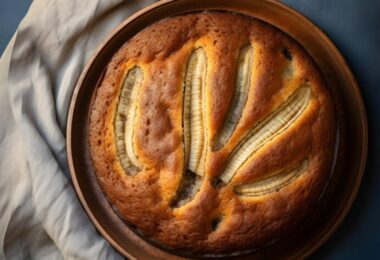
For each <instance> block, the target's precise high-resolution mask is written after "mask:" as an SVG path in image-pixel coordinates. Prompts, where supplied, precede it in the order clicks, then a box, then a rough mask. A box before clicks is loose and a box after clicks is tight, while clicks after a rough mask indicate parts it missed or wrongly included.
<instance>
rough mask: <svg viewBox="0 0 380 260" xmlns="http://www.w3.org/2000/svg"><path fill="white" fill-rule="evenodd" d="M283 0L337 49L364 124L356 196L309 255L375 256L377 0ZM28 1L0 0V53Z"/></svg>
mask: <svg viewBox="0 0 380 260" xmlns="http://www.w3.org/2000/svg"><path fill="white" fill-rule="evenodd" d="M284 2H285V3H287V4H289V5H290V6H292V7H293V8H295V9H296V10H298V11H300V12H301V13H303V14H304V15H305V16H307V17H309V18H310V19H311V20H312V21H313V22H315V23H316V24H317V25H318V26H319V27H320V28H321V29H322V30H323V31H324V32H325V33H326V34H327V35H328V36H329V37H330V38H331V39H332V40H333V42H334V43H335V44H336V46H337V47H338V48H339V50H340V51H341V52H342V54H343V56H344V57H345V58H346V60H347V62H348V64H349V66H350V67H351V69H352V71H353V72H354V74H355V76H356V78H357V80H358V82H359V85H360V89H361V92H362V95H363V97H364V101H365V105H366V108H367V116H368V124H369V138H370V139H369V141H370V142H369V152H368V163H367V169H366V173H365V176H364V179H363V183H362V186H361V188H360V191H359V194H358V197H357V199H356V200H355V202H354V205H353V208H352V209H351V211H350V213H349V214H348V216H347V218H346V219H345V220H344V222H343V224H342V225H341V226H340V227H339V229H338V230H337V232H336V233H335V234H334V235H333V236H332V238H331V239H330V240H329V241H328V242H327V243H326V244H325V245H323V246H322V248H321V249H320V250H318V251H317V252H316V253H315V254H314V256H313V257H312V258H315V259H320V258H323V259H380V254H379V253H378V252H379V249H380V136H377V134H379V135H380V105H379V103H380V1H378V0H364V1H358V0H333V1H332V0H307V1H306V0H284ZM30 3H31V1H30V0H2V1H1V5H0V53H2V52H3V50H4V49H5V47H6V45H7V43H8V41H9V40H10V38H11V37H12V35H13V33H14V31H15V30H16V28H17V25H18V23H19V22H20V21H21V19H22V17H23V16H24V15H25V13H26V11H27V9H28V6H29V5H30ZM351 149H355V147H351Z"/></svg>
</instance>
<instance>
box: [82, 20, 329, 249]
mask: <svg viewBox="0 0 380 260" xmlns="http://www.w3.org/2000/svg"><path fill="white" fill-rule="evenodd" d="M335 127H336V126H335V117H334V106H333V102H332V98H331V96H330V94H329V92H328V90H327V86H326V83H325V81H324V80H323V78H322V76H321V73H320V71H319V70H318V68H317V67H316V65H315V63H314V62H313V61H312V59H311V58H310V56H309V55H308V54H307V53H306V51H305V50H304V49H303V48H302V47H301V46H299V45H298V44H297V43H296V42H295V41H294V40H293V39H291V38H290V37H289V36H287V35H286V34H284V33H283V32H281V31H280V30H278V29H276V28H274V27H272V26H270V25H268V24H266V23H264V22H262V21H259V20H256V19H254V18H251V17H247V16H243V15H240V14H232V13H226V12H224V13H222V12H199V13H193V14H188V15H181V16H176V17H171V18H167V19H164V20H162V21H159V22H157V23H155V24H152V25H150V26H149V27H147V28H146V29H144V30H142V31H141V32H139V33H138V34H136V35H135V36H134V37H133V38H131V39H130V40H129V41H128V42H126V43H125V44H124V45H123V46H122V47H121V48H120V50H118V51H117V53H116V54H115V55H114V56H113V58H112V59H111V60H110V62H109V64H108V65H107V69H106V71H105V75H104V78H103V79H102V81H101V82H100V84H99V86H98V87H97V90H96V94H95V96H94V99H93V102H92V107H91V113H90V118H89V128H88V139H89V146H90V152H91V159H92V163H93V165H94V167H95V172H96V175H97V179H98V181H99V183H100V186H101V187H102V189H103V191H104V193H105V195H106V196H107V198H108V200H109V202H110V204H112V205H113V207H114V208H115V209H116V210H117V212H118V214H119V215H120V217H121V218H122V219H123V220H124V221H126V222H127V223H129V224H131V225H132V226H134V227H135V228H136V229H138V230H139V231H140V232H141V233H143V234H144V236H145V237H146V238H148V239H150V240H154V241H156V242H157V243H160V244H162V245H163V246H166V247H169V248H172V249H177V250H186V252H195V253H232V252H237V251H240V250H246V249H252V248H259V247H262V246H265V245H267V244H268V243H270V242H272V241H274V240H276V239H279V238H281V237H283V236H286V234H287V232H289V231H291V230H294V229H299V228H302V224H301V220H302V219H303V218H305V217H306V216H307V215H308V214H310V213H311V212H312V210H313V209H314V208H316V206H317V204H318V203H319V199H320V197H321V194H322V191H323V189H324V187H325V185H326V183H327V179H328V176H329V173H330V169H331V165H332V159H333V153H334V142H335V133H336V131H335Z"/></svg>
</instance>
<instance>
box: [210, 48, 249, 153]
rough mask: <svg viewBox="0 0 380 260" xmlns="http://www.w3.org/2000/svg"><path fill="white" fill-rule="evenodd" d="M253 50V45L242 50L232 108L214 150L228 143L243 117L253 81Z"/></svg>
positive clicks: (217, 136) (216, 140)
mask: <svg viewBox="0 0 380 260" xmlns="http://www.w3.org/2000/svg"><path fill="white" fill-rule="evenodd" d="M252 52H253V48H252V46H251V45H247V46H244V47H242V48H241V50H240V54H239V65H238V70H237V77H236V87H237V89H236V91H235V94H234V96H233V99H232V102H231V105H230V109H229V111H228V113H227V115H226V119H225V120H224V123H223V125H222V127H221V129H220V131H219V132H218V133H217V135H216V136H215V139H214V143H213V150H214V151H216V150H219V149H221V148H222V147H223V146H224V145H225V144H226V143H227V141H228V140H229V139H230V137H231V135H232V133H233V131H234V130H235V128H236V126H237V123H238V122H239V120H240V118H241V115H242V112H243V108H244V106H245V103H246V101H247V97H248V90H249V87H250V83H251V75H252V60H253V55H252Z"/></svg>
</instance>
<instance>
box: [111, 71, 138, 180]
mask: <svg viewBox="0 0 380 260" xmlns="http://www.w3.org/2000/svg"><path fill="white" fill-rule="evenodd" d="M143 79H144V75H143V71H142V69H141V68H139V67H137V66H136V67H133V68H132V69H130V70H129V71H128V73H127V76H126V77H125V80H124V84H123V87H122V89H121V92H120V97H119V104H118V107H117V112H116V117H115V123H114V124H115V133H116V147H117V153H118V156H119V160H120V163H121V165H122V166H123V168H124V170H125V172H126V173H128V174H131V175H135V174H136V173H137V172H138V171H140V169H141V165H140V162H139V160H138V158H137V156H136V155H135V153H134V149H133V141H132V140H133V126H134V120H135V116H136V103H137V97H138V93H139V89H140V86H141V85H142V82H143Z"/></svg>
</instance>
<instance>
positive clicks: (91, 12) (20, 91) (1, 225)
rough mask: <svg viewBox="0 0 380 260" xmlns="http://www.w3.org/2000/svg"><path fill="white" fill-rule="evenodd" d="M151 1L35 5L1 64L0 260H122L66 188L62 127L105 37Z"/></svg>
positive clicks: (45, 1)
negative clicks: (79, 81)
mask: <svg viewBox="0 0 380 260" xmlns="http://www.w3.org/2000/svg"><path fill="white" fill-rule="evenodd" d="M151 2H153V1H152V0H140V1H136V0H127V1H123V0H61V1H57V0H34V1H33V2H32V4H31V7H30V9H29V11H28V13H27V15H26V17H25V18H24V19H23V21H22V22H21V24H20V26H19V28H18V30H17V32H16V33H15V35H14V36H13V38H12V40H11V42H10V43H9V45H8V47H7V49H6V50H5V52H4V53H3V55H2V57H1V60H0V246H1V247H0V259H119V258H121V256H120V255H119V254H118V253H117V252H116V251H115V250H114V249H113V248H112V247H111V246H110V245H109V244H108V243H107V242H106V241H105V240H104V239H103V238H102V237H101V236H100V235H99V234H98V233H97V232H96V230H95V228H94V226H93V225H92V223H91V222H90V220H89V219H88V217H87V215H86V214H85V212H84V210H83V209H82V207H81V205H80V203H79V201H78V199H77V197H76V195H75V192H74V189H73V188H72V185H71V180H70V174H69V170H68V166H67V158H66V145H65V133H66V120H67V114H68V108H69V103H70V98H71V94H72V92H73V89H74V87H75V84H76V82H77V79H78V77H79V75H80V73H81V71H82V69H83V67H84V65H85V64H86V62H87V61H88V59H89V57H90V56H91V54H92V53H93V51H94V50H95V48H96V47H97V46H98V45H99V44H100V43H101V42H102V40H103V39H104V38H105V37H106V36H107V34H108V33H109V32H110V31H111V30H112V29H113V28H114V27H115V26H117V25H118V24H120V23H121V22H122V21H123V20H124V19H126V18H127V17H128V16H130V15H131V14H132V13H134V12H135V11H136V10H138V9H140V8H142V7H143V6H145V5H147V4H149V3H151Z"/></svg>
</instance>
